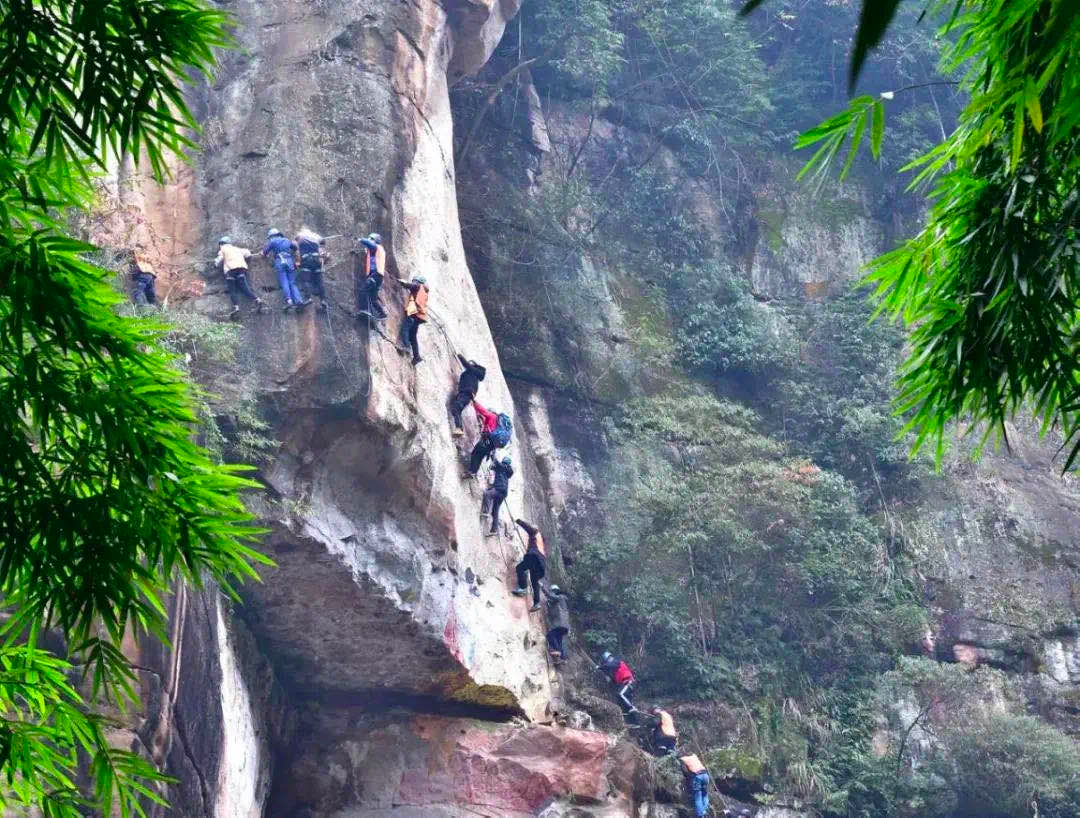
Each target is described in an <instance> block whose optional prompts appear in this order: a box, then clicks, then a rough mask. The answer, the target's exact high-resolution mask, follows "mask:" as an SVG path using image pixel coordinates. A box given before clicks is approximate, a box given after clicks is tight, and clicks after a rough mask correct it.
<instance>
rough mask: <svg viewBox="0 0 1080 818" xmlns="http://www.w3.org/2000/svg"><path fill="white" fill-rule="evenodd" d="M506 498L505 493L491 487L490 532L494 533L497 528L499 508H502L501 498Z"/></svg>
mask: <svg viewBox="0 0 1080 818" xmlns="http://www.w3.org/2000/svg"><path fill="white" fill-rule="evenodd" d="M505 499H506V495H505V494H503V493H502V492H501V491H500V492H497V493H496V492H495V490H494V489H492V495H491V533H492V534H494V533H496V532H497V531H498V530H499V509H500V508H502V504H503V500H505Z"/></svg>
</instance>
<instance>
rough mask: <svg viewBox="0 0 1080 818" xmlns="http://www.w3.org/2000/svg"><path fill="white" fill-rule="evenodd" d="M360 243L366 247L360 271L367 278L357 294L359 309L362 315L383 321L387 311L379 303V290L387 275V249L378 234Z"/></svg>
mask: <svg viewBox="0 0 1080 818" xmlns="http://www.w3.org/2000/svg"><path fill="white" fill-rule="evenodd" d="M360 243H361V244H362V245H363V246H364V249H363V250H362V251H361V252H360V255H361V261H360V271H361V273H362V274H363V275H364V277H365V278H364V283H363V284H362V285H361V286H360V291H359V292H358V293H357V301H358V302H359V303H358V308H359V311H360V315H364V316H367V317H368V318H371V319H373V320H375V321H382V320H383V319H385V318H386V310H385V309H383V305H382V302H381V301H379V288H380V287H381V286H382V282H383V276H384V275H385V274H386V248H384V247H383V243H382V236H380V235H379V234H378V233H372V234H371V235H369V236H367V237H366V238H362V239H360ZM352 252H354V253H355V252H357V251H355V250H354V251H352Z"/></svg>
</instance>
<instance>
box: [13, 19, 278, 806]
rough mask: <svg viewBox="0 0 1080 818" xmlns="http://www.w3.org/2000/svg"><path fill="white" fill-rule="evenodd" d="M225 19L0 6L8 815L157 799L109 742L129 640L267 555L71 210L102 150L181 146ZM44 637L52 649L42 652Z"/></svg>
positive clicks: (124, 689)
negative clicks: (179, 592) (189, 589)
mask: <svg viewBox="0 0 1080 818" xmlns="http://www.w3.org/2000/svg"><path fill="white" fill-rule="evenodd" d="M223 24H224V17H223V16H222V15H221V14H220V13H218V12H216V11H212V10H210V9H209V8H208V7H207V6H205V5H204V4H202V3H201V2H198V0H109V2H52V1H51V0H36V2H13V3H6V4H5V5H4V7H3V9H2V10H0V75H2V76H3V77H4V81H3V87H2V91H0V134H2V136H0V285H2V286H0V371H2V374H0V389H2V392H3V394H2V400H0V405H2V407H3V408H2V414H0V418H2V419H0V425H2V429H0V438H2V439H3V441H4V455H3V458H2V467H0V542H3V551H2V555H0V595H2V597H3V601H4V620H3V625H2V627H0V638H2V640H3V641H2V643H0V716H2V719H0V780H2V782H3V783H2V785H0V809H3V810H4V811H7V810H8V809H9V808H11V809H18V808H36V809H38V810H40V811H41V812H40V814H44V815H46V816H72V817H74V816H78V815H84V814H87V812H88V811H93V812H95V814H107V815H113V814H120V815H124V816H127V815H131V814H142V811H143V809H144V807H145V806H146V805H147V804H148V803H149V802H151V801H157V802H160V800H161V798H160V795H159V789H158V779H160V774H159V773H158V772H156V771H155V769H154V767H153V766H152V764H151V763H150V761H149V760H148V759H146V758H142V757H140V756H138V755H135V754H133V753H130V752H127V751H125V750H120V749H116V748H114V747H112V746H111V745H110V743H109V741H108V739H107V732H108V730H109V728H110V727H111V726H112V724H113V722H112V721H111V720H110V718H108V717H106V715H105V713H110V714H116V713H118V712H120V713H122V712H123V711H124V710H125V709H126V708H128V707H130V706H131V705H132V704H133V703H134V702H135V692H134V688H133V684H134V678H135V677H134V671H133V669H132V668H131V667H130V665H129V663H128V659H127V657H126V656H125V655H124V653H123V652H122V650H121V640H122V639H124V638H126V637H130V636H131V635H139V634H145V633H150V634H152V635H154V636H155V637H157V638H161V639H163V640H164V639H166V638H167V634H166V628H165V624H166V619H167V601H168V595H169V594H170V592H171V590H172V589H173V587H174V584H175V583H177V582H189V583H194V584H196V585H201V584H202V583H203V582H204V581H205V580H206V579H208V578H213V579H214V580H216V581H217V582H218V583H220V584H221V585H222V587H224V588H226V589H229V588H231V586H232V584H233V583H235V582H236V581H237V580H238V579H241V578H243V577H247V576H252V575H253V570H252V567H251V566H252V563H253V562H255V561H258V560H260V559H261V558H260V557H259V555H258V554H257V553H256V552H254V551H253V550H252V549H251V547H250V544H251V542H252V541H253V539H254V537H255V535H256V534H257V533H258V532H257V529H255V528H254V527H253V526H252V525H251V522H250V515H249V514H248V513H247V512H246V510H245V508H244V505H243V503H242V501H241V497H240V494H241V492H243V491H245V490H247V489H250V488H253V487H255V484H254V483H253V482H252V481H250V480H247V479H245V478H244V477H242V469H240V468H238V467H230V466H224V465H220V464H219V463H218V462H216V461H215V459H214V458H212V457H211V456H210V454H209V453H208V452H207V451H206V450H204V449H203V448H201V447H199V446H198V445H196V444H195V443H194V442H193V439H192V436H193V431H194V428H195V425H196V422H197V405H196V401H195V400H194V398H193V394H192V391H191V389H190V387H189V385H188V382H187V380H186V378H185V377H184V375H183V374H182V373H181V372H180V371H179V370H178V369H177V368H176V367H175V366H174V362H173V357H172V356H171V354H170V353H169V352H168V350H167V348H166V346H165V341H166V338H165V336H166V332H167V328H166V327H165V326H163V325H161V324H159V323H157V322H154V321H152V320H137V319H133V318H130V317H124V316H122V315H120V314H119V311H118V310H117V309H115V307H116V304H117V302H118V300H119V298H120V296H119V295H118V294H117V293H116V292H115V290H114V289H113V288H112V287H111V286H110V284H109V279H110V278H111V275H112V274H111V272H110V271H108V270H106V269H103V268H101V267H98V266H96V265H94V264H93V263H91V262H90V261H88V259H89V258H91V257H92V253H93V248H92V247H90V246H88V245H86V244H84V243H82V242H80V241H76V240H74V239H73V238H71V237H70V234H69V230H68V227H67V225H68V224H69V217H71V216H72V214H73V213H74V212H75V211H77V210H78V209H80V208H85V207H88V206H90V205H91V204H92V202H93V194H92V190H91V186H90V176H91V175H92V174H93V173H96V172H98V171H99V170H101V169H104V168H105V167H106V164H107V162H108V161H109V159H110V157H111V156H114V155H116V154H119V153H121V152H125V151H126V152H131V153H132V154H135V155H138V154H140V152H141V153H142V155H144V156H146V157H147V158H148V160H149V162H150V163H151V165H152V166H153V168H154V170H155V171H156V172H157V173H158V174H161V173H163V172H164V169H165V163H166V161H167V158H168V156H169V154H170V153H171V152H173V151H176V150H178V149H180V148H181V147H182V146H183V145H185V144H186V137H185V136H184V133H185V131H186V129H187V128H188V127H189V126H193V125H194V122H193V120H192V118H191V116H190V115H189V114H188V112H187V110H186V108H184V106H183V102H182V99H181V91H180V85H179V78H180V77H182V76H184V75H185V73H186V72H188V71H192V72H208V71H209V70H210V69H211V67H212V65H213V56H212V49H213V48H215V47H218V46H221V45H224V43H225V35H224V33H223ZM55 634H61V635H62V637H63V639H64V640H65V641H66V645H67V652H66V654H62V655H58V654H57V653H55V652H51V651H47V650H45V648H44V647H43V645H44V643H45V640H46V638H47V637H48V636H50V635H53V636H55ZM54 642H55V640H54ZM77 666H81V669H80V668H78V667H77ZM87 775H88V779H83V780H81V781H80V776H87ZM79 783H82V786H78V784H79Z"/></svg>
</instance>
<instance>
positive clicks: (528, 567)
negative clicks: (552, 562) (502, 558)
mask: <svg viewBox="0 0 1080 818" xmlns="http://www.w3.org/2000/svg"><path fill="white" fill-rule="evenodd" d="M514 522H516V523H517V524H518V525H519V526H521V527H522V528H524V529H525V533H526V534H528V535H529V545H528V547H527V548H526V549H525V556H524V557H522V558H521V562H519V563H518V564H517V565H516V566H515V567H514V571H515V573H517V585H518V587H517V588H515V589H514V590H513V591H511V593H512V594H513V595H514V596H525V594H526V593H528V591H527V590H526V589H525V574H528V575H529V580H530V581H531V582H532V592H533V604H532V607H531V608H529V610H530V611H538V610H540V580H542V579H543V578H544V574H545V573H546V571H547V559H546V557H545V554H546V549H545V547H544V535H543V534H541V533H540V529H539V528H537V527H536V526H533V525H529V524H528V523H527V522H525V521H524V520H515V521H514Z"/></svg>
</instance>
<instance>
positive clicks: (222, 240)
mask: <svg viewBox="0 0 1080 818" xmlns="http://www.w3.org/2000/svg"><path fill="white" fill-rule="evenodd" d="M217 243H218V244H232V239H231V238H229V237H228V236H222V237H221V238H220V239H218V240H217Z"/></svg>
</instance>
